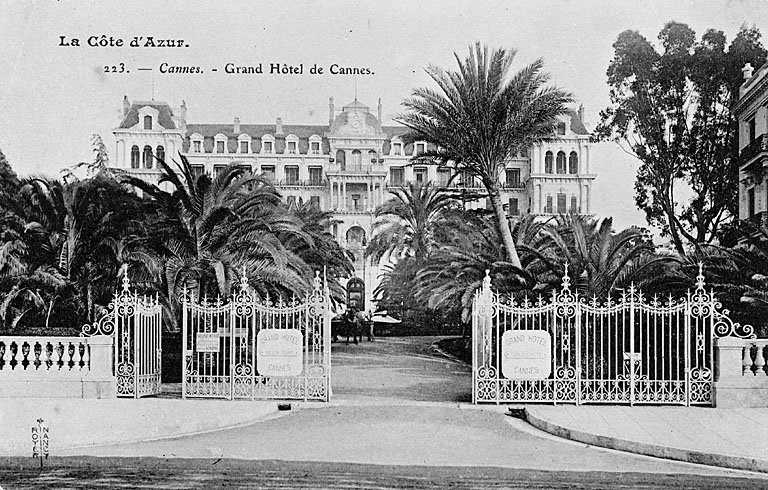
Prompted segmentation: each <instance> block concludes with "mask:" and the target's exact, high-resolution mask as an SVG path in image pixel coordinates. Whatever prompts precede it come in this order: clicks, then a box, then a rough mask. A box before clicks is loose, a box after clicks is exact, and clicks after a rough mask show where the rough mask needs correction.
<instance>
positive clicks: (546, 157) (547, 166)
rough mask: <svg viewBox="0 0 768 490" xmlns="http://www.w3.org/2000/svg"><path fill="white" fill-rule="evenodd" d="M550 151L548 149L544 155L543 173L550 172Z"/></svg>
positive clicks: (551, 159)
mask: <svg viewBox="0 0 768 490" xmlns="http://www.w3.org/2000/svg"><path fill="white" fill-rule="evenodd" d="M553 160H554V159H553V158H552V152H551V151H548V152H547V154H546V155H544V173H546V174H551V173H552V163H553Z"/></svg>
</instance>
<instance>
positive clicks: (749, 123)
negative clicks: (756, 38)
mask: <svg viewBox="0 0 768 490" xmlns="http://www.w3.org/2000/svg"><path fill="white" fill-rule="evenodd" d="M742 72H743V73H744V83H743V84H742V85H741V87H740V88H739V101H738V102H737V103H736V105H735V106H734V107H733V109H732V110H733V112H734V114H735V115H736V118H737V119H738V122H739V159H738V162H739V219H741V220H752V221H753V222H755V223H757V224H763V225H764V226H768V182H766V180H767V179H766V177H768V63H766V64H764V65H763V66H762V67H761V68H760V69H759V70H758V71H757V73H754V69H753V68H752V66H751V65H750V64H747V65H745V66H744V68H743V69H742Z"/></svg>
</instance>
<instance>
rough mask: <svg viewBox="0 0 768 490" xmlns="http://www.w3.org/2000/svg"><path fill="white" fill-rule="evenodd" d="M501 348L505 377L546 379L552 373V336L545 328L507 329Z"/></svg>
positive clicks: (502, 368)
mask: <svg viewBox="0 0 768 490" xmlns="http://www.w3.org/2000/svg"><path fill="white" fill-rule="evenodd" d="M501 349H502V351H501V353H502V356H503V357H502V361H501V372H502V374H503V375H504V377H505V378H509V379H547V378H548V377H549V375H550V374H552V336H551V335H550V334H549V332H547V331H546V330H507V331H506V332H504V335H502V338H501Z"/></svg>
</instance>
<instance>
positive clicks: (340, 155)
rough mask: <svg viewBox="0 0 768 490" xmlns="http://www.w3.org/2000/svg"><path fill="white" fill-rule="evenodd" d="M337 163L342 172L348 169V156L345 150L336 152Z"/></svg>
mask: <svg viewBox="0 0 768 490" xmlns="http://www.w3.org/2000/svg"><path fill="white" fill-rule="evenodd" d="M336 163H338V164H339V166H340V168H341V169H342V170H346V169H347V154H346V153H344V150H336Z"/></svg>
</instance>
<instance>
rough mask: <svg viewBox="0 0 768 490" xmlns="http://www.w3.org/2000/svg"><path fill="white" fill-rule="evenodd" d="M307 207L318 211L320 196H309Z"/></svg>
mask: <svg viewBox="0 0 768 490" xmlns="http://www.w3.org/2000/svg"><path fill="white" fill-rule="evenodd" d="M309 206H310V207H311V208H312V209H315V210H318V211H319V210H320V196H309Z"/></svg>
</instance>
